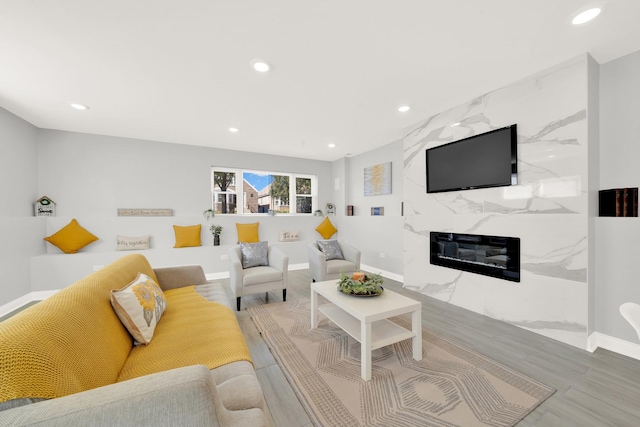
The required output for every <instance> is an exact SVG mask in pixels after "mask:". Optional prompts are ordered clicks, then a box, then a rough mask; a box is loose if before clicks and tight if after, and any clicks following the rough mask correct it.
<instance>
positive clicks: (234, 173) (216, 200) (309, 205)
mask: <svg viewBox="0 0 640 427" xmlns="http://www.w3.org/2000/svg"><path fill="white" fill-rule="evenodd" d="M238 177H241V178H242V188H239V185H238ZM293 183H295V185H293ZM316 186H317V183H316V177H315V176H310V175H300V174H286V173H281V172H277V173H276V172H263V171H244V170H235V169H228V168H218V167H213V168H212V169H211V188H212V190H211V191H212V196H213V210H214V211H215V213H216V214H262V213H268V212H269V211H272V212H275V213H297V214H310V213H312V212H313V210H314V206H315V205H316V200H315V199H316V195H317V190H316ZM294 200H295V204H294V205H292V203H291V201H294Z"/></svg>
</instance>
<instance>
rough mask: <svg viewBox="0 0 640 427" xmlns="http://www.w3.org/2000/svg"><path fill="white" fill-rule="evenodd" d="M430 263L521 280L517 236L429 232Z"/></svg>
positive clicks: (500, 277) (516, 280) (515, 280)
mask: <svg viewBox="0 0 640 427" xmlns="http://www.w3.org/2000/svg"><path fill="white" fill-rule="evenodd" d="M430 258H431V264H434V265H439V266H443V267H449V268H454V269H457V270H463V271H469V272H472V273H478V274H483V275H485V276H492V277H497V278H499V279H505V280H511V281H514V282H519V281H520V239H519V238H517V237H500V236H483V235H477V234H458V233H438V232H433V231H432V232H431V257H430Z"/></svg>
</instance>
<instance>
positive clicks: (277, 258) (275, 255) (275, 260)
mask: <svg viewBox="0 0 640 427" xmlns="http://www.w3.org/2000/svg"><path fill="white" fill-rule="evenodd" d="M267 258H268V260H269V267H273V268H275V269H277V270H280V271H281V272H282V284H283V285H282V289H287V286H288V283H289V257H288V256H287V255H286V254H285V253H284V252H282V251H281V250H280V249H278V248H276V247H275V246H269V247H268V254H267Z"/></svg>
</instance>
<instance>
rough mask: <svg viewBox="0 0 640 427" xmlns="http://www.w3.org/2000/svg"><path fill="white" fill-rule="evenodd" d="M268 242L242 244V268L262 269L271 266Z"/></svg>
mask: <svg viewBox="0 0 640 427" xmlns="http://www.w3.org/2000/svg"><path fill="white" fill-rule="evenodd" d="M268 249H269V246H268V243H267V242H256V243H245V242H240V252H242V268H251V267H260V266H262V265H269V258H268V257H267V251H268Z"/></svg>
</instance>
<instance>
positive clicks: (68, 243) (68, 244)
mask: <svg viewBox="0 0 640 427" xmlns="http://www.w3.org/2000/svg"><path fill="white" fill-rule="evenodd" d="M44 240H46V241H47V242H49V243H51V244H52V245H54V246H56V247H57V248H58V249H60V250H61V251H62V252H64V253H65V254H75V253H77V252H78V251H79V250H80V249H82V248H84V247H85V246H87V245H88V244H89V243H93V242H95V241H96V240H98V238H97V237H96V236H94V235H93V234H91V233H90V232H89V231H87V230H86V229H85V228H83V227H82V226H81V225H80V224H78V221H76V219H75V218H74V219H72V220H71V222H70V223H69V224H67V225H65V226H64V227H62V228H61V229H60V230H58V231H57V232H55V233H54V234H52V235H51V236H49V237H45V238H44Z"/></svg>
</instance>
